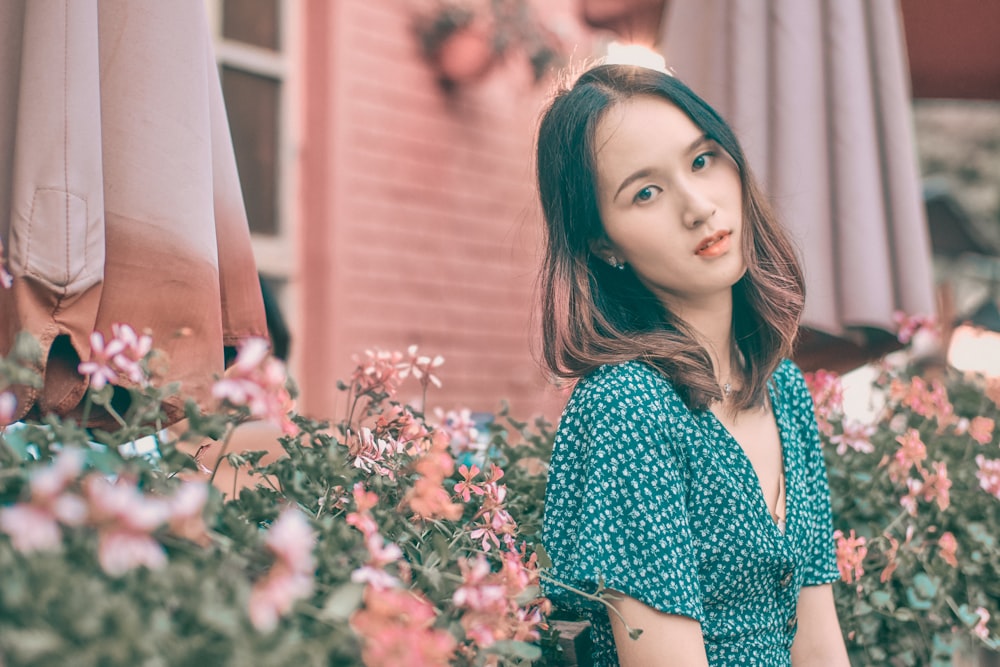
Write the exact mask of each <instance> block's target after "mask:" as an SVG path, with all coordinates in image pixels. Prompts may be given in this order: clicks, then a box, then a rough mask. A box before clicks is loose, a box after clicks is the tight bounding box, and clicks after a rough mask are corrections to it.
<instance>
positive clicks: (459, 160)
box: [295, 0, 579, 417]
mask: <svg viewBox="0 0 1000 667" xmlns="http://www.w3.org/2000/svg"><path fill="white" fill-rule="evenodd" d="M538 4H541V3H538ZM406 7H407V3H401V2H398V0H338V1H337V2H335V3H333V2H331V3H329V4H327V3H326V2H325V0H313V1H312V2H309V3H307V4H306V11H305V20H306V23H307V25H306V26H305V34H304V39H305V40H306V42H305V46H304V54H305V59H306V62H305V63H304V64H303V65H304V70H303V71H305V72H306V74H305V77H304V81H303V86H302V89H303V96H304V100H303V105H302V108H303V110H304V115H303V119H304V121H303V133H302V134H303V157H302V191H301V202H302V206H301V211H300V215H299V216H298V217H299V223H298V224H299V225H300V226H299V233H298V235H299V238H300V253H299V255H300V256H299V260H300V266H299V267H298V270H297V271H296V273H297V274H298V275H299V277H300V283H301V287H300V293H301V299H300V302H299V308H298V310H299V313H300V331H299V332H296V333H297V340H296V341H295V344H296V347H297V353H298V361H297V363H296V367H297V368H298V369H299V377H298V380H299V383H300V385H301V388H302V391H303V396H302V401H301V404H302V407H303V409H304V411H305V412H307V413H310V414H318V415H322V414H330V413H331V411H332V410H333V409H334V404H335V400H336V398H337V397H338V396H339V394H338V393H337V392H336V390H335V387H334V384H335V380H336V379H337V378H345V377H346V376H347V374H348V373H349V372H350V370H351V369H352V367H353V364H352V362H351V355H352V354H355V353H360V352H362V351H363V350H364V349H365V348H367V347H372V346H379V347H383V348H386V349H398V350H405V349H406V347H407V346H408V345H410V344H417V345H419V346H420V349H421V351H422V352H424V353H428V354H441V355H443V356H444V357H445V359H446V363H445V364H444V366H443V367H442V368H441V369H440V377H441V379H442V380H443V382H444V388H443V389H442V390H436V391H432V394H431V397H430V400H429V406H428V407H434V406H441V407H444V408H446V409H447V408H452V407H457V406H465V407H469V408H470V409H473V410H481V411H495V410H496V409H497V408H498V407H499V404H500V400H501V399H509V400H510V401H511V403H512V406H513V411H514V413H515V415H517V416H519V417H529V416H532V415H534V414H536V413H538V412H545V413H546V414H549V415H550V416H553V415H555V414H557V411H558V408H559V407H560V401H561V399H560V397H559V396H558V395H557V394H556V393H555V392H553V391H552V390H551V389H546V386H545V382H544V380H543V377H542V374H541V372H540V370H539V368H538V365H537V364H536V362H535V361H534V359H533V358H532V354H531V346H532V340H533V339H534V334H535V331H534V327H533V325H532V321H531V311H532V286H533V281H534V278H535V273H536V267H537V262H538V258H539V238H540V236H539V233H540V225H541V222H540V219H539V216H538V212H537V204H536V202H535V194H534V182H533V174H532V161H531V160H532V158H531V150H532V142H533V134H534V127H535V124H536V122H537V117H538V114H539V111H540V108H541V105H542V103H543V102H544V99H545V96H546V94H547V89H548V87H547V86H546V85H542V86H539V87H533V86H532V85H531V82H530V80H529V76H528V69H527V67H526V66H524V65H522V64H521V63H520V62H510V63H506V64H504V65H503V66H501V67H500V68H499V69H497V70H494V71H493V72H492V73H491V74H490V75H489V76H488V78H486V79H485V80H483V81H481V82H479V83H476V84H474V85H472V86H469V87H466V88H464V89H462V90H460V91H458V92H457V93H455V94H453V95H451V96H450V97H449V96H447V95H445V94H444V93H443V92H442V91H441V89H440V88H439V87H438V84H437V82H436V80H435V76H434V73H433V71H432V70H431V68H430V67H429V66H428V65H427V64H426V63H425V62H424V61H423V59H422V58H421V57H420V55H419V51H418V46H417V43H416V40H415V39H414V37H413V35H412V33H411V29H410V20H411V17H410V15H409V13H408V11H407V9H406ZM573 8H574V2H573V1H572V0H554V1H553V0H548V1H547V3H546V4H545V10H546V11H547V12H551V13H552V15H554V16H555V17H556V18H558V19H559V20H560V21H561V25H562V26H563V27H564V28H569V29H570V30H579V28H578V27H577V25H576V21H575V15H574V13H573ZM317 78H321V79H322V81H316V79H317ZM409 387H410V388H411V389H413V388H414V385H412V384H411V385H409ZM403 397H404V398H408V397H409V396H407V395H406V393H405V392H404V395H403Z"/></svg>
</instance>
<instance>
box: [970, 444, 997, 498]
mask: <svg viewBox="0 0 1000 667" xmlns="http://www.w3.org/2000/svg"><path fill="white" fill-rule="evenodd" d="M976 466H977V467H978V468H979V470H977V471H976V479H978V480H979V486H980V487H982V489H983V490H984V491H986V493H989V494H991V495H992V496H994V497H996V498H997V499H998V500H1000V459H987V458H986V457H985V456H983V455H982V454H978V455H976Z"/></svg>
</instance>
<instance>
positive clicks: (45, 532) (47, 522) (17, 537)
mask: <svg viewBox="0 0 1000 667" xmlns="http://www.w3.org/2000/svg"><path fill="white" fill-rule="evenodd" d="M0 530H2V531H3V532H5V533H7V535H9V536H10V541H11V544H13V545H14V548H15V549H17V550H18V551H20V552H23V553H32V552H34V551H58V550H59V549H61V548H62V530H60V528H59V524H58V523H57V522H56V518H55V516H54V515H53V514H52V512H50V511H47V510H45V509H44V508H41V507H36V506H34V505H31V504H27V503H21V504H18V505H13V506H11V507H4V508H0Z"/></svg>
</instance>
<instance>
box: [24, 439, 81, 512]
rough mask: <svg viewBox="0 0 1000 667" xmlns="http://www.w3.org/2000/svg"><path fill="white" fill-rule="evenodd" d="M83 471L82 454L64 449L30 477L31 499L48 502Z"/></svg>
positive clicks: (75, 450) (77, 450) (74, 450)
mask: <svg viewBox="0 0 1000 667" xmlns="http://www.w3.org/2000/svg"><path fill="white" fill-rule="evenodd" d="M82 470H83V452H81V451H80V450H79V449H75V448H71V447H70V448H66V449H63V450H62V451H60V452H59V454H58V455H57V456H56V457H55V458H54V459H53V460H52V463H51V464H50V465H48V466H47V467H45V468H41V469H39V470H35V471H34V472H33V473H32V475H31V482H30V487H31V497H32V500H34V501H35V502H39V501H49V500H52V499H54V498H55V497H56V496H58V495H59V494H60V493H62V492H63V491H65V490H66V487H67V486H69V485H70V483H72V482H73V481H74V480H75V479H76V478H77V477H79V475H80V472H81V471H82Z"/></svg>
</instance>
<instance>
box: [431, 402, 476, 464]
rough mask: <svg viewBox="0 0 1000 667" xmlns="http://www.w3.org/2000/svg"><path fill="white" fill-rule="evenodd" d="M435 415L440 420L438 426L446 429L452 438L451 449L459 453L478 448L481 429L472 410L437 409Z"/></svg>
mask: <svg viewBox="0 0 1000 667" xmlns="http://www.w3.org/2000/svg"><path fill="white" fill-rule="evenodd" d="M435 416H436V417H437V420H438V428H440V429H442V430H444V431H445V432H446V433H447V434H448V436H449V437H450V438H451V451H452V453H454V454H456V455H458V454H462V453H464V452H470V451H475V450H476V443H477V440H478V439H479V430H478V429H477V428H476V422H475V421H473V419H472V412H470V411H469V410H468V409H462V410H449V411H448V412H444V411H443V410H437V411H436V412H435Z"/></svg>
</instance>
